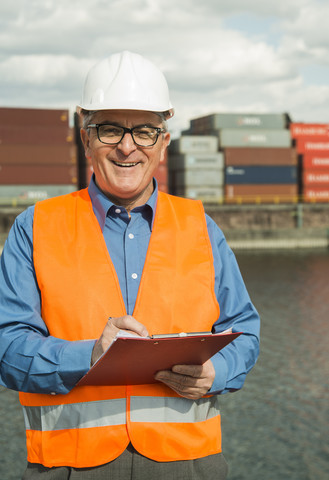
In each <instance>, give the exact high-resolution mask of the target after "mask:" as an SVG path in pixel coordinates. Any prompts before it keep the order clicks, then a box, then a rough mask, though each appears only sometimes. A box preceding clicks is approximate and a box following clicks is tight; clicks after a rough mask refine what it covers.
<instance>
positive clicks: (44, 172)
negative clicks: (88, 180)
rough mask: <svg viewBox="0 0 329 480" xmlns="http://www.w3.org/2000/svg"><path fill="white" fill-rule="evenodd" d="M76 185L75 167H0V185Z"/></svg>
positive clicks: (3, 165) (47, 165) (24, 165)
mask: <svg viewBox="0 0 329 480" xmlns="http://www.w3.org/2000/svg"><path fill="white" fill-rule="evenodd" d="M76 183H77V169H76V166H75V165H72V166H67V165H49V164H45V165H40V164H38V165H30V164H29V165H26V164H15V165H8V164H7V165H6V164H2V165H0V185H42V184H45V185H63V184H64V185H66V184H76Z"/></svg>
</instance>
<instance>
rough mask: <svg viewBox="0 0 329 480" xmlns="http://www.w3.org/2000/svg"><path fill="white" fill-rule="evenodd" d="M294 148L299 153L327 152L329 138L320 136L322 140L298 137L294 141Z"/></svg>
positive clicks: (328, 149)
mask: <svg viewBox="0 0 329 480" xmlns="http://www.w3.org/2000/svg"><path fill="white" fill-rule="evenodd" d="M296 149H297V152H298V153H299V154H304V153H309V152H328V151H329V139H325V138H324V137H322V140H318V138H317V139H316V140H313V139H310V138H308V139H305V138H298V139H297V141H296Z"/></svg>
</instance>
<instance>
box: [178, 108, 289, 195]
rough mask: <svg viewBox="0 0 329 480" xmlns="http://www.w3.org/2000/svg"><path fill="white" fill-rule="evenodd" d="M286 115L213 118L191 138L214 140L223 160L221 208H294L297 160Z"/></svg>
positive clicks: (193, 128)
mask: <svg viewBox="0 0 329 480" xmlns="http://www.w3.org/2000/svg"><path fill="white" fill-rule="evenodd" d="M288 125H289V117H288V115H287V114H230V113H217V114H213V115H208V116H206V117H201V118H197V119H194V120H191V124H190V129H189V130H188V132H186V133H189V134H194V135H200V134H204V135H209V134H211V135H215V136H216V137H217V138H218V142H219V143H218V145H219V149H220V150H221V151H222V152H223V154H224V159H225V203H286V202H288V203H291V202H293V203H295V202H297V201H298V161H297V155H296V152H295V150H294V148H292V141H291V137H290V132H289V129H288Z"/></svg>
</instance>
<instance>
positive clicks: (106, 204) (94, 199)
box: [88, 175, 158, 231]
mask: <svg viewBox="0 0 329 480" xmlns="http://www.w3.org/2000/svg"><path fill="white" fill-rule="evenodd" d="M153 182H154V190H153V193H152V195H151V196H150V198H149V199H148V201H147V202H146V203H145V205H143V206H142V207H139V208H141V209H144V208H149V209H150V210H151V212H152V214H151V219H150V228H151V230H152V229H153V223H154V215H155V211H156V205H157V200H158V183H157V181H156V180H155V178H153ZM88 193H89V196H90V198H91V203H92V206H93V211H94V214H95V215H96V218H97V220H98V223H99V226H100V227H101V230H102V231H103V230H104V225H105V220H106V216H107V213H108V211H109V209H110V208H111V207H113V206H116V205H115V204H114V203H113V202H111V200H110V199H109V198H107V196H106V195H104V193H103V192H101V190H100V189H99V188H98V187H97V185H96V182H95V179H94V175H92V177H91V180H90V183H89V187H88ZM146 205H147V207H146ZM117 206H120V205H117Z"/></svg>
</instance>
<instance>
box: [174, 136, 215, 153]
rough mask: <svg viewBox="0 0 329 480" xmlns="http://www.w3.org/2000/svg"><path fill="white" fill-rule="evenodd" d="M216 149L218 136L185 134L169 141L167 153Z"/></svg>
mask: <svg viewBox="0 0 329 480" xmlns="http://www.w3.org/2000/svg"><path fill="white" fill-rule="evenodd" d="M217 151H218V137H217V136H215V135H214V136H209V135H185V136H181V137H180V138H176V139H174V140H172V141H171V143H170V146H169V153H170V154H172V153H173V154H175V153H200V152H201V153H213V152H217Z"/></svg>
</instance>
